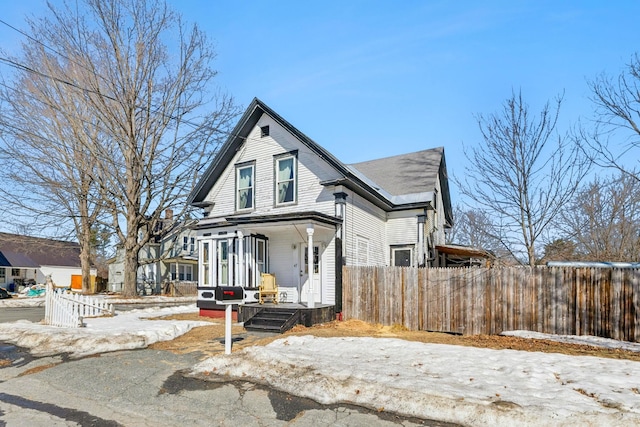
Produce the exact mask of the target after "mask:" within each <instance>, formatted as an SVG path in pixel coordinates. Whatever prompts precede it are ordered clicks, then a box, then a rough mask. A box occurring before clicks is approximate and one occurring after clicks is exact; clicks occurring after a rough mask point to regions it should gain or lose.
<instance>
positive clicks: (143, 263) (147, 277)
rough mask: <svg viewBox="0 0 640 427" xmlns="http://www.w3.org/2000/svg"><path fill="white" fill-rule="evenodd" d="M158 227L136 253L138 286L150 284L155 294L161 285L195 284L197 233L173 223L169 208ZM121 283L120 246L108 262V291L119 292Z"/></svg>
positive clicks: (180, 224) (121, 258)
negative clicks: (151, 238)
mask: <svg viewBox="0 0 640 427" xmlns="http://www.w3.org/2000/svg"><path fill="white" fill-rule="evenodd" d="M160 224H161V226H160V227H159V229H158V231H157V234H156V236H155V238H154V239H153V240H152V241H151V242H149V243H147V244H146V245H145V246H144V247H143V248H142V249H141V250H140V252H139V253H138V260H139V262H140V266H139V267H138V274H137V277H138V283H147V284H150V285H151V286H152V287H153V288H154V290H155V292H160V290H161V285H162V283H164V282H176V281H179V282H195V281H197V277H198V245H197V242H196V232H195V231H194V230H192V229H190V228H189V227H188V224H186V225H185V224H184V223H179V222H176V221H174V219H173V214H172V211H171V210H170V209H167V210H166V211H165V218H164V219H163V220H162V221H161V222H160ZM123 280H124V251H123V249H122V248H120V247H119V248H117V249H116V256H115V258H113V259H112V260H111V262H110V263H109V285H108V290H109V291H112V292H120V291H122V286H123Z"/></svg>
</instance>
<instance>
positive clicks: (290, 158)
mask: <svg viewBox="0 0 640 427" xmlns="http://www.w3.org/2000/svg"><path fill="white" fill-rule="evenodd" d="M296 160H297V159H296V156H295V155H286V156H283V157H279V158H276V205H280V204H285V203H294V202H296V199H297V194H296V193H297V191H296V190H297V189H296V187H297V185H296V184H297V183H296V178H297V175H298V171H297V169H298V168H297V162H296Z"/></svg>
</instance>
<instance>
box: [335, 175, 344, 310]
mask: <svg viewBox="0 0 640 427" xmlns="http://www.w3.org/2000/svg"><path fill="white" fill-rule="evenodd" d="M337 190H338V191H337V192H335V193H333V196H334V197H335V209H336V218H340V219H341V220H342V223H340V224H338V225H336V242H335V277H336V285H335V286H336V294H335V295H336V296H335V304H336V313H342V266H343V265H345V257H344V255H345V246H344V245H345V240H346V239H345V226H346V225H345V221H346V213H347V208H346V205H347V193H345V192H344V191H342V187H339V188H337Z"/></svg>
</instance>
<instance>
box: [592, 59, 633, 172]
mask: <svg viewBox="0 0 640 427" xmlns="http://www.w3.org/2000/svg"><path fill="white" fill-rule="evenodd" d="M589 85H590V87H591V91H592V92H593V96H592V97H591V99H592V101H593V102H594V103H595V106H596V120H595V123H596V128H595V131H594V133H593V134H592V135H590V138H585V140H587V141H589V142H590V146H591V148H593V153H592V159H593V161H594V162H595V163H596V164H598V165H599V166H603V167H609V168H614V169H617V170H619V171H621V172H622V173H625V174H628V175H630V176H632V177H634V178H635V179H637V180H640V175H638V170H639V169H638V162H640V57H639V56H638V54H635V55H634V56H633V57H632V58H631V61H630V63H629V64H628V65H627V68H626V70H625V71H623V72H621V73H620V75H619V76H618V77H617V78H611V77H609V76H607V75H605V74H602V75H600V76H599V77H597V78H596V79H595V80H594V81H592V82H590V84H589Z"/></svg>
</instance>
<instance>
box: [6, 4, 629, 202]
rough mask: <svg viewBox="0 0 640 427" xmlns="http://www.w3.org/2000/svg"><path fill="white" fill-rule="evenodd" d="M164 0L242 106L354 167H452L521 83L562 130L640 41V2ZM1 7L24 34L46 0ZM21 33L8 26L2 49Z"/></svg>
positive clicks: (587, 110) (582, 113)
mask: <svg viewBox="0 0 640 427" xmlns="http://www.w3.org/2000/svg"><path fill="white" fill-rule="evenodd" d="M56 2H57V1H54V3H56ZM169 2H170V4H171V5H172V6H173V7H174V8H175V9H176V10H177V11H179V12H180V13H182V14H183V16H184V18H185V19H186V20H187V21H189V22H195V23H197V24H198V25H199V26H200V27H201V28H202V29H204V30H205V31H206V32H207V34H208V35H209V36H210V38H211V39H212V41H213V42H214V43H215V46H216V49H217V52H218V58H217V63H216V64H214V66H215V68H216V69H217V70H218V71H219V76H218V83H219V84H220V85H221V86H222V87H223V88H224V89H226V90H227V91H228V92H230V93H231V94H232V95H233V96H234V97H235V98H236V100H237V102H238V103H240V104H242V105H244V106H246V105H247V104H249V102H250V101H251V99H252V98H253V97H254V96H257V97H259V98H260V99H262V100H263V101H264V102H266V103H267V104H268V105H269V106H271V107H272V108H274V109H275V110H276V111H277V112H278V113H279V114H281V115H282V116H283V117H284V118H286V119H287V120H288V121H290V122H291V123H292V124H293V125H294V126H296V127H297V128H298V129H300V130H301V131H302V132H304V133H305V134H307V135H308V136H309V137H311V138H312V139H314V140H315V141H316V142H318V143H319V144H321V145H322V146H324V147H325V148H327V149H328V150H329V151H331V152H332V153H333V154H335V155H336V156H337V157H338V158H339V159H340V160H342V161H343V162H345V163H355V162H360V161H365V160H370V159H374V158H380V157H386V156H391V155H395V154H402V153H408V152H413V151H418V150H422V149H426V148H431V147H437V146H444V147H445V153H446V158H447V165H448V168H449V173H450V174H454V175H461V174H462V172H463V167H464V164H465V159H464V155H463V144H464V146H467V147H469V146H475V145H477V144H478V143H479V142H480V140H481V139H480V133H479V130H478V125H477V122H476V119H475V116H476V115H478V114H491V113H493V112H496V111H498V110H499V109H500V108H501V106H502V103H503V102H504V100H505V99H506V98H508V97H509V96H510V95H511V92H512V90H516V91H518V90H521V91H522V94H523V97H524V99H525V100H526V101H527V102H528V103H529V105H530V107H531V109H532V110H533V111H535V112H537V111H539V109H540V108H541V107H542V105H543V104H544V103H545V102H546V101H547V100H550V99H552V98H554V97H555V96H556V95H558V94H560V93H562V92H564V98H565V102H564V105H563V108H562V111H561V120H560V126H559V130H561V131H565V130H567V129H568V128H569V126H571V124H573V123H575V122H576V121H577V120H578V119H579V118H583V120H584V118H585V117H588V116H589V115H590V114H591V111H592V105H591V103H590V101H589V99H588V98H589V95H590V93H589V88H588V85H587V81H588V80H590V79H593V78H595V77H596V76H597V75H598V74H599V73H602V72H605V73H608V74H610V75H616V74H618V73H619V72H620V71H621V70H622V69H623V68H624V66H625V64H627V63H628V62H629V60H630V58H631V56H632V55H633V54H634V53H635V52H636V49H638V47H639V45H638V41H640V30H639V29H638V28H639V27H638V23H637V17H638V16H640V2H637V1H614V2H606V1H513V0H512V1H460V0H459V1H376V0H369V1H365V0H350V1H348V0H342V1H333V0H324V1H299V0H298V1H275V0H272V1H252V0H245V1H230V0H224V1H223V0H169ZM4 3H6V0H5V1H4ZM2 9H3V12H2V14H1V15H2V19H3V20H6V21H7V22H9V23H11V24H12V25H14V26H17V27H20V28H23V27H24V26H23V16H24V15H25V14H26V13H34V14H36V15H38V14H41V13H42V12H43V11H44V10H45V7H44V2H43V1H39V0H24V1H21V2H15V3H11V4H10V5H7V4H4V5H3V7H2ZM18 40H19V37H18V35H17V34H16V33H15V32H12V31H11V30H9V29H7V28H6V27H4V26H0V45H1V46H2V48H3V49H5V50H11V48H12V46H14V45H15V43H16V41H18ZM452 191H453V196H454V202H455V201H456V200H455V198H456V193H457V191H456V189H455V188H452Z"/></svg>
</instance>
